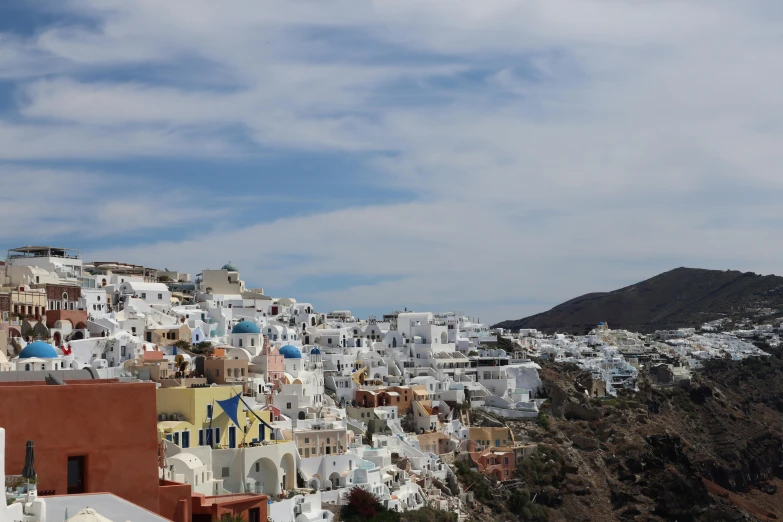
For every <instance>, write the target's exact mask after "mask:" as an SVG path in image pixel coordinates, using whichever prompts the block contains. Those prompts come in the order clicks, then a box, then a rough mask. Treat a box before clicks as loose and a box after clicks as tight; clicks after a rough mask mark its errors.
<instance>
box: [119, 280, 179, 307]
mask: <svg viewBox="0 0 783 522" xmlns="http://www.w3.org/2000/svg"><path fill="white" fill-rule="evenodd" d="M120 294H121V295H124V296H130V297H135V298H138V299H141V300H142V301H144V302H145V303H147V304H148V305H166V306H171V292H170V291H169V288H168V287H167V286H166V285H164V284H163V283H140V282H136V281H126V282H124V283H122V284H120Z"/></svg>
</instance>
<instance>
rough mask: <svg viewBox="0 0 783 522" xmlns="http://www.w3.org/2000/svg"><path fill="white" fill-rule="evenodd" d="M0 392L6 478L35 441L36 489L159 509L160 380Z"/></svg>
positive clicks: (20, 385) (13, 386)
mask: <svg viewBox="0 0 783 522" xmlns="http://www.w3.org/2000/svg"><path fill="white" fill-rule="evenodd" d="M0 396H2V407H0V426H2V427H4V428H5V429H6V470H5V471H6V474H7V475H18V474H20V473H21V471H22V468H23V467H24V458H25V444H26V442H27V441H28V440H32V441H33V442H34V444H35V470H36V472H37V473H38V479H39V484H38V488H39V490H48V491H53V492H54V494H65V493H97V492H105V493H113V494H115V495H117V496H119V497H122V498H124V499H126V500H128V501H130V502H133V503H134V504H137V505H139V506H141V507H144V508H146V509H148V510H150V511H153V512H157V511H158V507H159V499H158V441H157V436H156V434H157V427H156V423H157V416H156V410H155V384H153V383H120V382H112V381H107V380H95V381H73V382H69V383H67V384H66V385H64V386H47V385H45V384H43V383H38V382H13V383H0ZM31 412H35V413H34V414H31ZM128 412H132V414H128Z"/></svg>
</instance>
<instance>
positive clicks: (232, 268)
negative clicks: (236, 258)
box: [221, 263, 239, 272]
mask: <svg viewBox="0 0 783 522" xmlns="http://www.w3.org/2000/svg"><path fill="white" fill-rule="evenodd" d="M221 270H228V271H229V272H239V269H238V268H237V266H236V265H232V264H231V263H226V264H225V265H223V268H222V269H221Z"/></svg>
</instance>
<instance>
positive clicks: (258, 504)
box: [193, 494, 269, 521]
mask: <svg viewBox="0 0 783 522" xmlns="http://www.w3.org/2000/svg"><path fill="white" fill-rule="evenodd" d="M268 498H269V497H267V496H266V495H253V494H238V495H220V496H217V497H207V498H203V499H201V498H199V496H197V495H193V499H194V501H196V500H200V502H199V503H196V502H194V503H193V520H197V519H198V520H201V519H203V518H205V516H208V517H209V519H210V520H220V519H221V518H222V517H223V515H241V516H242V518H243V519H244V520H250V510H251V509H254V508H258V510H259V515H260V518H259V520H261V521H264V520H266V519H267V518H268V513H267V511H268V508H267V500H268Z"/></svg>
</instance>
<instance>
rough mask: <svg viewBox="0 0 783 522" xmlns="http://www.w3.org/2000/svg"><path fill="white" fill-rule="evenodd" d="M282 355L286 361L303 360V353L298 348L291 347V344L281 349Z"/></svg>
mask: <svg viewBox="0 0 783 522" xmlns="http://www.w3.org/2000/svg"><path fill="white" fill-rule="evenodd" d="M280 355H282V356H283V357H285V358H286V359H301V358H302V352H300V351H299V348H297V347H296V346H291V345H290V344H286V345H285V346H283V347H282V348H280Z"/></svg>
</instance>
